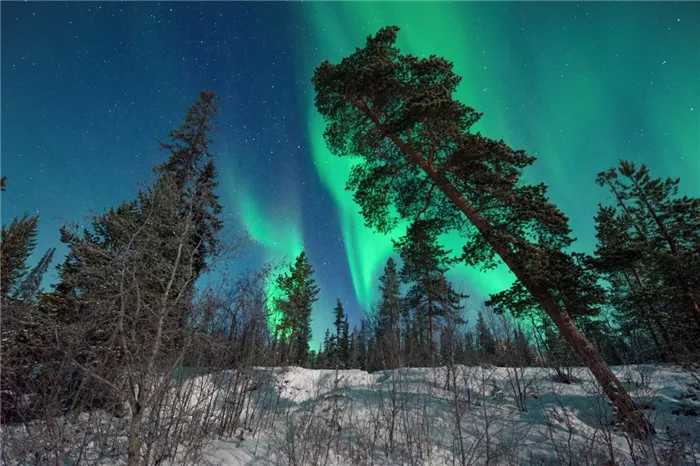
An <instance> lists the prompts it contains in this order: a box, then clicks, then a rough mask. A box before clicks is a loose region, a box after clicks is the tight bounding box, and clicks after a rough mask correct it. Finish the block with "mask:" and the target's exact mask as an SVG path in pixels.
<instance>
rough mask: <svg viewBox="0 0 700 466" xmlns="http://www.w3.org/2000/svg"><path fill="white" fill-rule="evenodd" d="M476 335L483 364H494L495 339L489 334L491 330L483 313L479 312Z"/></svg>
mask: <svg viewBox="0 0 700 466" xmlns="http://www.w3.org/2000/svg"><path fill="white" fill-rule="evenodd" d="M476 335H477V337H478V342H479V353H480V354H481V357H482V359H483V360H484V361H485V362H488V363H494V362H495V360H496V338H495V337H494V336H493V334H492V333H491V329H490V328H489V326H488V325H487V324H486V320H485V319H484V313H483V312H481V311H480V312H479V314H478V315H477V318H476Z"/></svg>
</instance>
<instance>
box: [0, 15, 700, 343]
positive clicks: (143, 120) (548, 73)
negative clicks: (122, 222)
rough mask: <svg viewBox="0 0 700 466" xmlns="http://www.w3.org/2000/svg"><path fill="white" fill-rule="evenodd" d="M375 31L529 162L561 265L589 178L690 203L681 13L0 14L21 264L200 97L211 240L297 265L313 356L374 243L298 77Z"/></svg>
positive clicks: (493, 283) (140, 159)
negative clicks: (208, 105) (216, 213)
mask: <svg viewBox="0 0 700 466" xmlns="http://www.w3.org/2000/svg"><path fill="white" fill-rule="evenodd" d="M387 25H397V26H399V27H400V28H401V32H400V33H399V40H398V45H399V47H400V48H401V49H402V50H403V51H405V52H409V53H412V54H415V55H419V56H425V55H428V54H437V55H442V56H444V57H446V58H447V59H449V60H452V61H453V62H454V63H455V70H456V72H457V73H458V74H460V75H461V76H462V77H463V81H462V84H461V87H460V88H459V93H458V95H457V97H458V98H459V99H460V100H461V101H463V102H464V103H465V104H467V105H470V106H472V107H474V108H475V109H476V110H477V111H480V112H483V113H484V115H483V118H482V120H481V122H480V123H479V125H478V127H477V129H478V130H479V131H481V132H483V133H484V134H486V135H488V136H490V137H493V138H503V139H504V140H505V141H506V142H507V143H509V144H510V145H511V146H513V147H515V148H519V149H525V150H527V151H528V152H529V153H530V154H534V155H537V157H538V158H539V160H538V161H537V162H536V163H535V165H534V166H533V167H532V168H531V169H529V170H528V172H527V176H528V178H529V179H530V180H532V181H534V182H540V181H543V182H545V183H547V184H548V185H549V186H550V195H551V197H552V199H553V201H554V202H555V203H556V204H558V205H559V206H560V207H561V209H562V210H563V211H564V212H566V214H567V215H569V217H570V219H571V225H572V228H573V230H574V234H575V236H577V237H578V238H579V241H578V242H577V243H576V244H575V248H576V249H577V250H581V251H590V250H591V249H592V247H593V245H594V236H593V233H594V229H593V216H594V214H595V211H596V206H597V203H599V202H607V193H605V191H603V190H602V189H601V188H599V187H597V186H596V185H595V183H594V179H595V175H596V173H597V172H599V171H602V170H604V169H606V168H608V167H610V166H613V165H615V164H616V163H617V160H618V159H621V158H622V159H630V160H634V161H637V162H640V163H641V162H643V163H646V164H647V165H648V166H650V168H651V170H652V173H653V174H654V175H656V176H672V177H681V180H682V181H681V187H682V190H684V192H685V193H687V194H691V195H694V196H700V118H699V115H700V113H699V112H700V4H698V3H696V2H678V3H675V2H640V3H633V2H593V3H591V2H582V3H573V2H561V3H555V2H541V3H536V2H517V3H510V2H485V3H471V2H454V3H442V2H382V3H375V2H279V3H277V2H276V3H272V2H206V3H195V2H175V3H168V2H164V3H156V2H132V3H125V2H104V3H102V2H64V3H55V2H54V3H52V2H39V3H37V2H11V3H3V8H2V17H1V28H2V37H3V43H2V58H3V60H2V61H1V62H0V67H1V72H2V88H1V92H2V136H3V137H2V141H1V142H2V174H3V175H7V176H8V180H9V186H8V191H7V192H6V193H3V196H2V220H3V222H6V221H8V220H9V219H10V218H11V217H13V216H16V215H20V214H21V213H22V212H24V211H30V212H37V211H38V212H40V213H41V216H42V223H41V230H40V236H39V248H38V249H39V251H41V252H43V250H45V249H46V248H48V247H53V246H57V245H58V227H59V226H60V225H61V224H62V223H63V221H64V220H69V221H82V220H83V219H84V218H85V216H86V215H87V214H88V213H89V212H90V211H91V210H92V211H100V210H102V209H104V208H106V207H108V206H112V205H116V204H118V203H119V202H121V201H122V200H124V199H128V198H130V197H133V195H134V193H135V190H136V186H137V183H138V182H140V181H141V182H142V181H145V180H148V178H149V176H150V168H151V167H152V166H153V165H154V164H155V163H157V162H159V161H161V160H162V158H163V157H164V154H163V153H162V152H160V151H158V150H157V141H158V140H159V139H161V140H162V139H164V138H165V137H166V135H167V133H168V131H169V130H170V129H172V128H173V127H174V126H175V125H177V124H178V123H179V122H180V121H181V119H182V115H184V111H185V109H186V108H187V106H188V105H189V104H190V103H191V102H192V101H194V99H195V98H196V96H197V95H198V93H199V91H200V90H201V89H204V88H211V89H214V90H216V91H217V92H218V93H219V96H220V98H221V112H220V113H221V117H220V119H219V124H218V132H217V134H216V137H215V139H216V144H215V147H214V151H215V153H216V157H217V160H216V162H217V165H218V167H219V173H220V175H221V185H220V194H221V199H222V203H223V204H224V207H225V210H224V212H225V216H226V221H227V226H229V227H231V228H232V229H233V230H234V231H235V230H238V231H247V232H248V233H249V234H250V236H251V237H252V238H253V239H254V240H255V241H256V245H255V246H254V247H253V248H252V249H251V250H250V251H249V252H248V253H246V254H245V256H244V257H243V258H241V259H240V260H239V262H237V264H236V267H238V268H239V269H245V268H256V267H260V266H261V265H262V264H263V263H264V262H265V261H281V260H282V259H285V258H286V259H293V257H294V256H296V255H297V254H298V253H299V252H300V251H301V250H302V249H304V250H306V251H307V253H308V255H309V258H310V260H311V262H312V264H313V266H314V267H315V269H316V271H317V279H318V282H319V285H320V287H321V290H322V291H321V299H320V300H319V302H318V303H317V305H316V306H315V308H314V313H313V331H314V337H315V339H316V341H318V340H319V339H321V338H322V335H323V332H324V330H325V328H326V327H327V326H329V325H330V324H331V321H332V309H333V307H334V305H335V300H336V298H340V299H341V300H342V301H343V302H344V304H345V307H346V310H347V311H348V312H349V314H350V316H351V320H352V321H353V323H359V320H360V318H361V317H362V316H363V315H364V312H365V311H367V310H368V309H369V308H370V307H371V305H372V303H373V302H374V300H375V299H376V298H377V296H378V289H377V285H378V282H377V278H378V276H379V274H380V273H381V270H382V268H383V266H384V263H385V261H386V259H387V258H388V257H389V256H390V255H391V254H392V244H391V238H390V237H388V236H384V235H379V234H376V233H374V232H373V231H371V230H369V229H367V228H366V227H365V226H364V222H363V219H362V218H361V217H360V215H359V214H358V208H357V206H356V205H355V204H354V203H353V202H352V197H351V193H350V192H347V191H345V190H344V187H345V182H346V180H347V174H348V171H349V163H351V162H350V161H349V160H346V159H338V158H334V157H332V156H331V155H330V154H329V153H328V151H327V149H326V147H325V144H324V142H323V138H322V133H323V122H322V121H321V119H320V117H319V116H318V115H317V114H316V112H315V109H314V108H313V97H314V93H313V88H312V86H311V82H310V79H311V76H312V74H313V71H314V68H315V67H316V66H318V64H320V63H321V61H323V60H325V59H328V60H331V61H332V62H338V61H339V60H340V59H342V58H343V57H344V56H346V55H348V54H349V53H351V52H352V51H354V49H355V47H361V46H362V45H363V44H364V41H365V38H366V37H367V36H368V35H370V34H374V33H375V32H376V31H377V30H378V29H379V28H381V27H383V26H387ZM398 233H399V232H397V234H398ZM444 240H445V244H446V245H447V246H449V247H451V248H452V249H454V250H455V251H459V250H460V249H461V246H462V243H461V242H460V240H459V238H456V237H454V236H448V237H446V238H444ZM58 253H59V256H60V255H61V254H63V253H65V250H64V249H61V248H60V246H59V251H58ZM57 261H58V259H57ZM234 268H235V267H234ZM450 277H451V278H452V280H453V281H454V282H455V284H456V285H457V286H458V287H460V288H462V290H463V291H465V292H468V293H470V294H471V295H472V296H473V299H472V300H471V303H470V308H472V309H473V308H478V307H479V304H480V301H481V299H482V298H484V297H485V296H486V295H488V294H489V293H491V292H495V291H499V290H501V289H503V288H504V287H506V286H508V285H509V284H510V282H511V276H510V274H509V273H508V272H507V271H505V270H503V269H498V270H495V271H492V272H490V273H481V272H478V271H474V270H466V269H464V268H459V267H458V268H456V269H454V270H453V271H452V272H451V273H450ZM48 280H49V281H50V282H51V281H55V274H53V275H52V277H49V279H48Z"/></svg>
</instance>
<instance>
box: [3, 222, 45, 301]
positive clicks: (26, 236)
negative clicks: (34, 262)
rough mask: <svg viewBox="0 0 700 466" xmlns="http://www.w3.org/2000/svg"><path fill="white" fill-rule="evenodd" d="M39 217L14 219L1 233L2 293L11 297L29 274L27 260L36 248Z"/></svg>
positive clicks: (4, 297)
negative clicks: (20, 282) (21, 280)
mask: <svg viewBox="0 0 700 466" xmlns="http://www.w3.org/2000/svg"><path fill="white" fill-rule="evenodd" d="M38 223H39V216H38V215H35V216H33V217H30V216H29V215H28V214H24V216H22V218H14V219H12V222H10V225H8V226H5V225H3V226H2V230H1V231H0V293H2V299H3V300H6V299H7V298H9V297H10V294H11V293H12V291H13V287H14V286H15V285H17V284H18V283H19V281H20V279H21V278H22V277H24V276H25V275H26V274H27V271H28V270H29V266H28V265H27V260H28V259H29V257H30V256H31V255H32V253H33V252H34V249H35V248H36V235H37V229H38Z"/></svg>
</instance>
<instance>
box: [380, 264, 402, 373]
mask: <svg viewBox="0 0 700 466" xmlns="http://www.w3.org/2000/svg"><path fill="white" fill-rule="evenodd" d="M379 282H380V285H379V291H380V293H381V296H380V301H379V306H378V322H377V329H376V334H377V335H376V337H377V342H378V345H379V347H380V352H381V354H382V355H383V360H384V362H385V364H386V367H385V368H386V369H393V368H396V367H399V366H400V362H399V361H400V359H401V317H402V307H403V297H402V296H401V289H400V287H401V284H400V282H399V274H398V271H397V269H396V262H395V261H394V259H393V258H391V257H390V258H389V259H387V261H386V265H385V266H384V273H383V274H382V276H381V277H379Z"/></svg>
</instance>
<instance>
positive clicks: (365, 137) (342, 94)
mask: <svg viewBox="0 0 700 466" xmlns="http://www.w3.org/2000/svg"><path fill="white" fill-rule="evenodd" d="M398 30H399V29H398V28H397V27H386V28H383V29H381V30H380V31H379V32H378V33H377V34H376V35H375V36H374V37H369V38H368V39H367V43H366V45H365V47H364V48H361V49H359V48H358V49H357V50H356V51H355V52H354V53H352V54H351V55H349V56H347V57H345V58H344V59H343V60H342V61H341V63H340V64H338V65H332V64H331V63H329V62H327V61H326V62H323V63H322V64H321V65H320V66H319V67H318V68H317V69H316V71H315V74H314V77H313V84H314V86H315V89H316V100H315V104H316V108H317V109H318V111H319V112H320V113H321V115H322V116H323V117H324V118H325V120H326V122H327V128H326V131H325V138H326V142H327V144H328V146H329V149H330V150H331V152H333V153H334V154H336V155H338V156H356V157H357V156H359V158H361V160H362V161H361V163H357V164H355V165H354V166H353V169H352V171H351V174H350V178H349V180H348V183H347V184H348V188H349V189H351V190H352V191H353V192H354V199H355V201H356V202H357V203H358V204H359V206H360V210H361V213H362V214H363V216H364V217H365V221H366V223H367V224H368V225H371V226H373V227H375V228H377V229H378V230H379V231H383V232H388V231H390V230H391V229H392V228H393V227H394V225H395V224H396V220H397V218H396V217H397V215H398V217H401V218H404V219H409V220H410V221H413V220H416V219H439V220H440V221H443V222H445V225H446V226H447V227H448V228H450V229H457V230H460V231H461V232H462V233H463V234H464V236H466V237H467V246H465V248H464V252H465V254H464V256H463V259H464V261H465V262H466V263H467V264H468V265H477V264H480V265H482V266H485V267H489V266H494V265H495V264H497V263H498V262H497V261H496V257H498V258H500V259H501V260H502V261H503V262H505V264H506V265H507V266H508V267H509V269H510V270H511V271H512V272H513V273H514V274H515V276H516V278H517V283H516V284H515V286H514V288H513V289H512V290H511V292H510V293H509V294H505V295H500V296H498V297H497V300H498V302H499V303H500V305H501V306H502V307H504V308H506V307H507V308H509V309H513V308H515V309H518V308H523V307H526V308H528V310H530V311H533V310H538V309H541V310H542V311H544V312H545V313H546V314H547V315H548V316H550V318H551V319H552V320H553V321H554V323H555V324H556V326H557V327H558V328H559V329H560V331H561V333H562V334H563V335H565V336H566V338H567V340H568V341H569V342H570V344H571V345H572V346H573V347H574V348H575V349H576V351H577V352H578V353H579V354H580V355H581V357H582V358H583V359H584V360H585V362H586V364H587V365H588V367H589V368H590V369H591V372H592V373H593V374H594V376H595V377H596V379H597V381H598V382H599V383H600V385H601V387H602V388H603V390H604V392H605V393H606V395H607V396H608V397H609V398H610V400H611V401H612V403H613V405H614V406H615V409H616V410H617V413H618V416H619V418H621V419H622V420H623V421H624V422H625V423H627V425H628V427H630V429H631V430H632V432H633V433H634V434H635V435H637V436H640V437H647V436H648V435H650V432H652V431H653V428H652V426H651V424H649V422H648V421H647V420H646V417H645V415H644V413H643V411H642V410H640V409H639V408H638V407H637V406H636V404H635V403H634V401H633V400H632V399H631V398H630V396H629V394H628V393H627V391H626V390H625V388H624V387H623V386H622V384H621V383H620V381H619V380H618V379H617V377H616V376H615V374H614V373H613V372H612V371H611V370H610V368H609V367H608V366H607V364H606V363H605V361H604V360H603V359H602V357H601V355H600V353H599V352H598V351H597V350H596V348H595V347H594V346H593V345H592V344H591V343H590V342H589V341H588V340H587V339H586V338H585V336H584V335H583V333H582V332H581V331H580V330H579V329H578V328H577V326H576V324H575V322H574V320H573V318H572V316H574V315H577V314H596V313H597V312H598V309H597V308H596V307H595V306H596V304H598V302H597V300H598V298H599V296H598V293H597V292H595V290H593V292H591V289H590V284H591V283H590V281H588V280H583V279H582V277H581V276H582V275H584V271H582V270H581V268H580V264H578V263H577V262H576V261H575V260H574V259H573V258H572V257H570V256H569V255H568V254H567V252H566V248H567V247H569V246H570V245H571V243H572V242H573V239H572V238H571V236H570V229H569V226H568V219H567V217H566V216H565V215H564V214H563V213H562V212H560V211H559V210H558V209H557V208H556V206H554V205H553V204H552V203H550V202H549V200H548V198H547V195H546V186H545V185H544V184H540V185H531V184H528V183H526V182H524V180H523V179H522V172H523V170H524V169H525V168H526V167H527V166H529V165H531V164H532V163H533V162H534V160H535V159H534V157H531V156H528V155H527V154H526V153H525V152H524V151H518V150H513V149H511V148H510V147H508V146H507V145H506V144H505V143H504V142H503V141H494V140H491V139H489V138H486V137H484V136H482V135H480V134H474V133H471V132H470V131H469V130H470V128H471V127H472V125H473V124H474V123H476V122H477V121H478V119H479V118H480V115H479V114H478V113H477V112H475V111H474V110H473V109H472V108H469V107H467V106H465V105H463V104H462V103H460V102H457V101H456V100H454V99H453V97H452V95H453V93H454V92H455V90H456V88H457V85H458V84H459V82H460V77H459V76H457V75H456V74H455V73H454V72H453V71H452V64H451V63H450V62H448V61H446V60H444V59H443V58H440V57H436V56H430V57H428V58H424V59H420V58H417V57H414V56H411V55H405V54H402V53H401V52H400V51H399V49H398V48H397V47H396V46H395V42H396V35H397V32H398ZM395 214H396V215H395ZM584 282H585V283H584Z"/></svg>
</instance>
